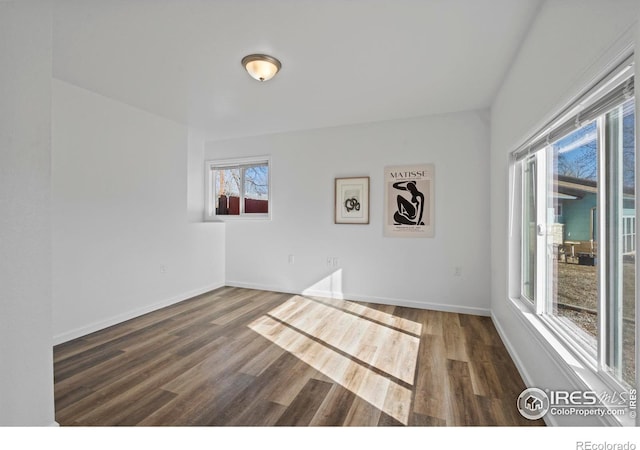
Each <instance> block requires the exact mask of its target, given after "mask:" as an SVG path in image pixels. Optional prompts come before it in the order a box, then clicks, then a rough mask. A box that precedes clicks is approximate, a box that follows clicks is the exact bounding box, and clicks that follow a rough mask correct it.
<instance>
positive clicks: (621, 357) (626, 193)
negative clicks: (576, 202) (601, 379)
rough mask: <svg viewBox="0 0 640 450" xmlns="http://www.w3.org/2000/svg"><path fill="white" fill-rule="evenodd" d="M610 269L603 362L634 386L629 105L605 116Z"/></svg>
mask: <svg viewBox="0 0 640 450" xmlns="http://www.w3.org/2000/svg"><path fill="white" fill-rule="evenodd" d="M605 123H606V125H605V140H606V145H607V178H608V180H609V181H608V185H609V186H608V192H607V224H608V227H609V233H608V235H609V236H608V240H607V244H608V255H609V264H608V271H607V286H608V292H607V298H606V305H605V310H606V326H605V329H606V333H605V336H606V340H605V343H606V348H605V349H604V351H605V363H606V365H607V367H608V368H609V370H610V371H611V373H612V374H613V375H614V376H615V377H616V378H617V379H619V380H623V381H625V382H627V383H628V384H629V385H632V386H633V385H634V384H635V255H636V252H635V224H636V211H635V114H634V102H633V100H630V101H628V102H626V103H625V104H624V105H621V106H620V107H618V108H616V109H614V110H613V111H611V112H610V113H608V114H607V115H606V119H605Z"/></svg>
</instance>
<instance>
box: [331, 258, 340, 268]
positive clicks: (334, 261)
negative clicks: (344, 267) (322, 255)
mask: <svg viewBox="0 0 640 450" xmlns="http://www.w3.org/2000/svg"><path fill="white" fill-rule="evenodd" d="M339 265H340V260H339V259H338V258H336V257H335V256H334V257H333V267H338V266H339Z"/></svg>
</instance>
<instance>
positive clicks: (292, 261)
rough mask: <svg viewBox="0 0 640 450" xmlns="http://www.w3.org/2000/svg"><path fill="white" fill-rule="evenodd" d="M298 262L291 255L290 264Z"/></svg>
mask: <svg viewBox="0 0 640 450" xmlns="http://www.w3.org/2000/svg"><path fill="white" fill-rule="evenodd" d="M295 262H296V257H295V256H293V255H289V264H295Z"/></svg>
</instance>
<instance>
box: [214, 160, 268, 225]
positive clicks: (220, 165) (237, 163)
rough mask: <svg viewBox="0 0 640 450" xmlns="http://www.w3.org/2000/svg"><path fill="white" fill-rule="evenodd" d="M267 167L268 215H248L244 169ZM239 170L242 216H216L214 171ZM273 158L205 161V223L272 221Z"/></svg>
mask: <svg viewBox="0 0 640 450" xmlns="http://www.w3.org/2000/svg"><path fill="white" fill-rule="evenodd" d="M264 164H266V165H267V168H268V177H267V178H268V180H267V184H268V186H267V189H268V202H269V206H268V212H267V213H246V212H244V168H246V167H247V166H252V165H264ZM233 168H239V169H240V170H241V176H240V214H238V215H228V214H219V215H218V214H216V198H215V190H214V186H213V183H214V177H213V174H214V171H215V170H217V169H233ZM271 172H272V164H271V156H252V157H246V158H233V159H212V160H207V161H205V164H204V180H205V183H204V184H205V208H204V219H205V221H210V222H215V221H221V220H222V221H227V220H247V219H248V220H271V213H272V211H273V194H272V190H271Z"/></svg>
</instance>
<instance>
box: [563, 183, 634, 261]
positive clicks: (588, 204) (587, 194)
mask: <svg viewBox="0 0 640 450" xmlns="http://www.w3.org/2000/svg"><path fill="white" fill-rule="evenodd" d="M597 184H598V183H597V182H596V181H593V180H587V179H582V178H575V177H569V176H565V175H559V176H558V178H557V180H556V186H555V189H554V191H555V193H556V199H555V200H556V202H555V218H554V219H555V222H556V224H561V225H562V227H561V228H562V231H561V235H562V244H563V245H564V250H565V252H566V253H567V255H569V256H571V255H572V254H573V256H578V255H579V254H585V253H588V254H590V255H592V256H593V255H597V251H598V229H597V190H598V186H597ZM634 201H635V193H634V191H633V189H632V188H625V189H624V192H623V217H622V225H621V226H622V236H623V239H622V246H623V254H625V255H631V254H635V245H634V237H635V220H636V219H635V209H634ZM558 243H559V242H558Z"/></svg>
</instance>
